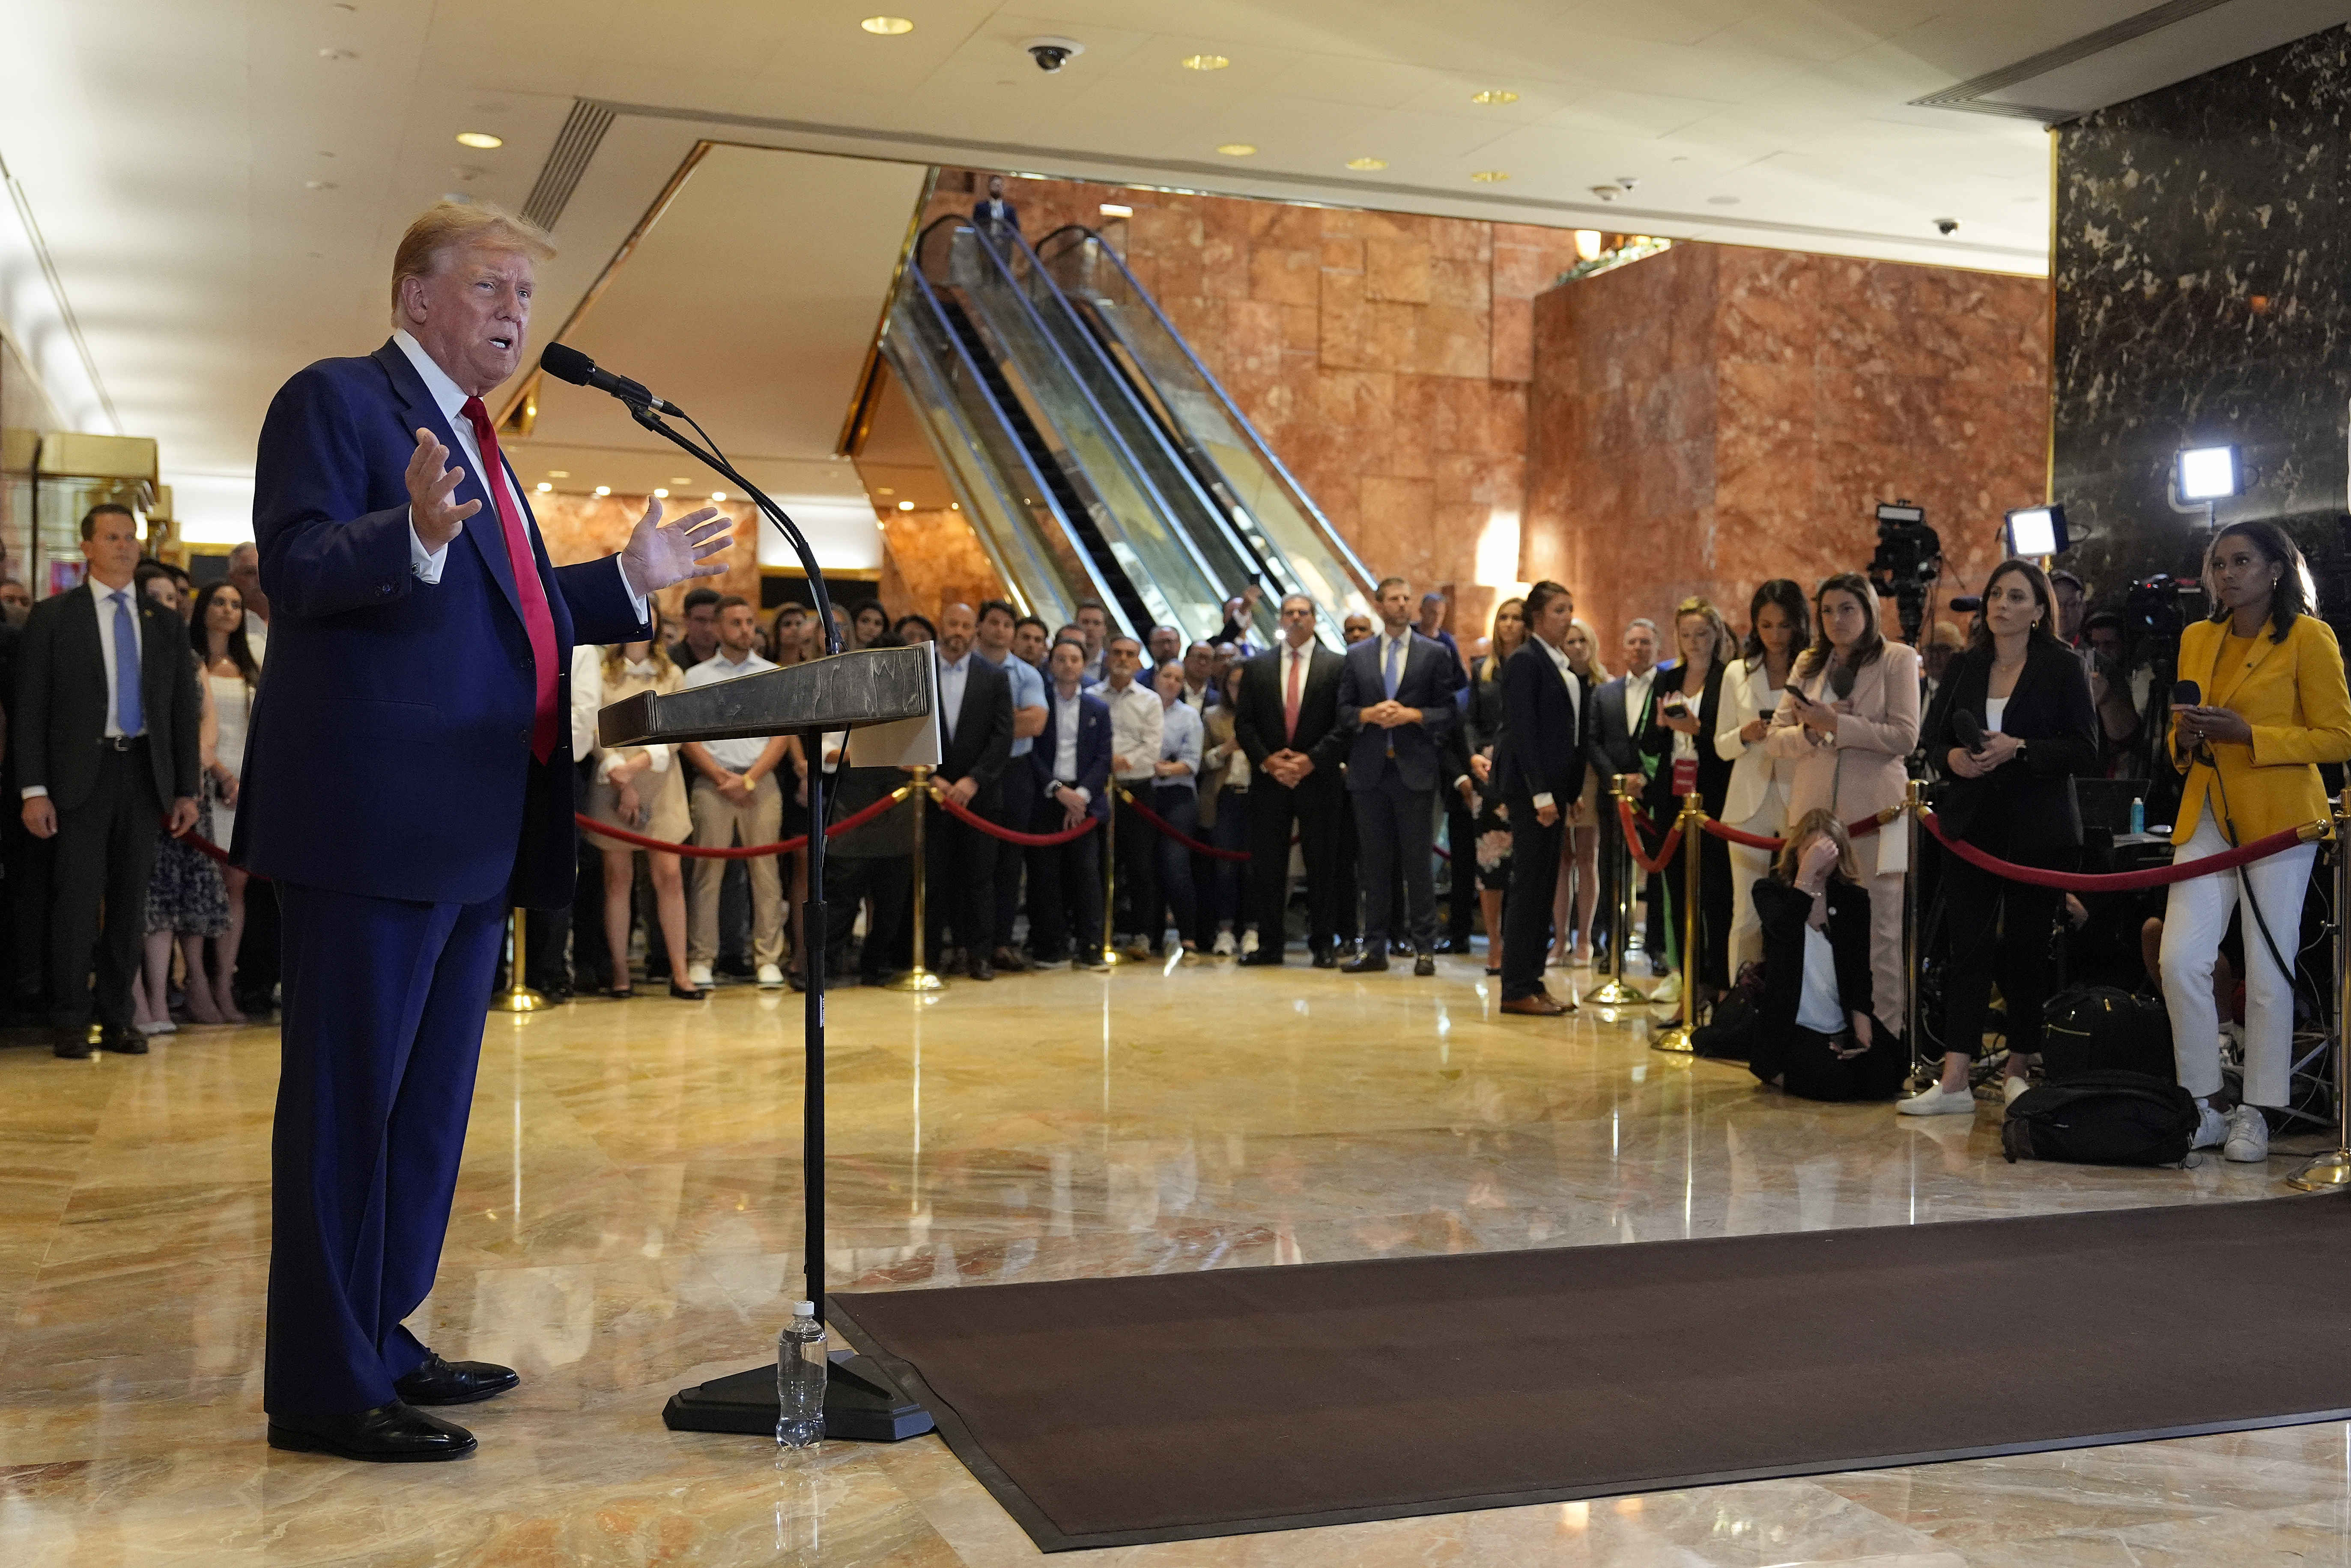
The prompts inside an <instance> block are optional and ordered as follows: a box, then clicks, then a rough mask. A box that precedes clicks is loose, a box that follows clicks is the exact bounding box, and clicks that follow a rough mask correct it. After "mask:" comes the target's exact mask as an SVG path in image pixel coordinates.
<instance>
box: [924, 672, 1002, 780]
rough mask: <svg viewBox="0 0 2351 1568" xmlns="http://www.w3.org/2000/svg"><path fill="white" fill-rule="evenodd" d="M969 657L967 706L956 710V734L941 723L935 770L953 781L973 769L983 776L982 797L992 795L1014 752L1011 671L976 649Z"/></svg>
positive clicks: (978, 776)
mask: <svg viewBox="0 0 2351 1568" xmlns="http://www.w3.org/2000/svg"><path fill="white" fill-rule="evenodd" d="M965 658H966V661H967V662H966V664H965V665H964V678H963V711H962V712H961V713H959V714H957V715H956V727H955V738H953V739H952V740H950V739H948V738H947V735H946V726H945V725H944V724H942V725H941V726H940V727H939V747H940V752H939V765H938V767H937V768H935V769H934V770H933V776H934V777H935V778H936V779H939V780H940V781H941V782H942V783H946V784H952V783H954V782H955V781H956V779H961V778H964V777H965V776H966V775H968V776H970V777H971V778H973V779H977V780H979V793H980V795H981V797H983V798H987V797H992V796H993V794H994V792H995V788H996V780H997V779H998V776H999V775H1000V774H1002V773H1003V771H1004V765H1005V763H1006V762H1008V760H1010V759H1011V757H1012V677H1011V676H1009V675H1008V674H1005V673H1004V672H1003V671H1002V670H999V669H998V668H997V667H996V666H995V665H993V664H989V663H988V662H987V660H985V659H983V658H980V657H978V656H977V654H967V655H965Z"/></svg>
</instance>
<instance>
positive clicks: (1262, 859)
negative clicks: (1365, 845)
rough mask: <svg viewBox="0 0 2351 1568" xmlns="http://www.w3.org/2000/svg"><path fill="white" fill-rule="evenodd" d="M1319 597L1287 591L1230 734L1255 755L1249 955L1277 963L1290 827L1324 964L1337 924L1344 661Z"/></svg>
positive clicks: (1317, 956) (1249, 673)
mask: <svg viewBox="0 0 2351 1568" xmlns="http://www.w3.org/2000/svg"><path fill="white" fill-rule="evenodd" d="M1314 614H1315V612H1314V601H1312V600H1311V599H1309V598H1307V597H1306V595H1304V594H1302V593H1293V594H1291V595H1290V597H1289V598H1287V599H1284V600H1283V601H1281V616H1280V624H1281V645H1280V647H1278V648H1275V649H1273V650H1272V651H1270V653H1259V654H1258V655H1257V656H1256V657H1255V658H1253V659H1251V660H1249V663H1248V664H1247V665H1245V666H1244V667H1243V673H1242V675H1241V690H1240V702H1239V704H1238V707H1237V709H1236V711H1235V713H1234V715H1233V734H1234V737H1236V738H1237V739H1238V740H1239V741H1240V743H1241V749H1242V750H1243V751H1244V752H1246V753H1247V754H1248V755H1249V767H1250V768H1252V769H1253V770H1254V772H1255V775H1256V778H1255V781H1254V782H1253V783H1252V784H1251V785H1250V786H1249V899H1250V903H1251V904H1253V905H1254V906H1255V907H1256V910H1257V950H1256V951H1255V952H1253V953H1248V954H1244V955H1243V956H1242V957H1241V962H1242V963H1244V964H1279V963H1280V962H1281V947H1282V941H1283V938H1284V935H1285V927H1286V925H1287V920H1286V915H1287V912H1288V910H1289V908H1290V832H1291V831H1292V829H1293V828H1294V829H1295V830H1296V831H1297V834H1298V841H1299V848H1300V850H1301V852H1302V854H1303V858H1304V860H1305V862H1306V920H1307V925H1306V940H1307V951H1309V952H1310V953H1311V954H1312V955H1313V956H1314V967H1316V968H1318V969H1328V968H1330V967H1332V966H1333V965H1334V964H1336V963H1337V962H1338V959H1337V957H1336V955H1335V949H1336V946H1337V934H1338V925H1339V827H1340V815H1339V814H1340V812H1341V811H1342V810H1344V808H1345V793H1344V789H1343V784H1342V781H1341V779H1340V776H1339V764H1340V762H1341V761H1342V760H1343V758H1345V757H1346V755H1347V732H1346V730H1345V729H1343V728H1342V727H1341V726H1340V723H1339V677H1340V675H1341V674H1342V673H1343V669H1344V666H1345V661H1344V660H1343V659H1342V658H1340V656H1339V655H1338V654H1336V653H1332V651H1331V650H1330V649H1328V648H1325V647H1324V646H1322V643H1318V642H1316V641H1315V638H1314Z"/></svg>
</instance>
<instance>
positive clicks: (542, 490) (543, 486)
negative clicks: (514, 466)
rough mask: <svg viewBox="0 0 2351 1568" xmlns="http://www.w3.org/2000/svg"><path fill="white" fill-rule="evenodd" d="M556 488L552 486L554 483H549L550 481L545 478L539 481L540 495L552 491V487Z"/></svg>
mask: <svg viewBox="0 0 2351 1568" xmlns="http://www.w3.org/2000/svg"><path fill="white" fill-rule="evenodd" d="M554 488H555V486H552V485H550V484H549V483H548V482H547V481H546V480H544V479H541V480H540V481H539V482H538V493H539V494H540V495H542V496H544V495H546V494H547V493H548V492H549V491H550V490H552V489H554Z"/></svg>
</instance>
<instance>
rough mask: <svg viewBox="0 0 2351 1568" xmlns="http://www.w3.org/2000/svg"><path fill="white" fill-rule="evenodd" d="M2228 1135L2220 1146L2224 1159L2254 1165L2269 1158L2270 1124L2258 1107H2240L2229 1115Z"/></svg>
mask: <svg viewBox="0 0 2351 1568" xmlns="http://www.w3.org/2000/svg"><path fill="white" fill-rule="evenodd" d="M2228 1125H2229V1135H2228V1139H2227V1141H2226V1142H2225V1143H2223V1144H2222V1145H2221V1147H2220V1154H2221V1156H2222V1157H2223V1158H2225V1159H2231V1160H2235V1161H2237V1162H2238V1163H2239V1164H2241V1165H2255V1164H2258V1163H2259V1162H2261V1161H2262V1160H2265V1159H2268V1158H2269V1157H2270V1124H2269V1121H2268V1119H2267V1118H2266V1117H2264V1116H2263V1115H2262V1108H2261V1107H2260V1106H2259V1105H2240V1106H2238V1107H2237V1108H2236V1109H2235V1110H2233V1111H2231V1112H2230V1113H2229V1119H2228Z"/></svg>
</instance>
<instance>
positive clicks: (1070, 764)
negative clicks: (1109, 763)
mask: <svg viewBox="0 0 2351 1568" xmlns="http://www.w3.org/2000/svg"><path fill="white" fill-rule="evenodd" d="M1052 701H1053V777H1052V778H1050V779H1047V780H1046V781H1045V794H1046V797H1047V798H1048V799H1050V798H1051V796H1052V793H1053V786H1054V785H1055V784H1067V785H1068V786H1069V787H1070V788H1071V789H1073V790H1075V791H1076V792H1077V794H1078V797H1079V798H1080V799H1081V800H1084V801H1085V803H1086V804H1087V805H1089V806H1091V805H1092V804H1093V801H1094V792H1093V791H1092V790H1091V789H1087V788H1086V787H1085V786H1084V785H1082V784H1080V783H1079V782H1077V777H1078V726H1079V725H1080V724H1081V723H1083V722H1084V721H1085V711H1086V693H1085V688H1084V687H1083V686H1081V687H1079V688H1078V693H1077V695H1075V696H1067V697H1065V696H1063V695H1061V687H1060V686H1055V687H1054V688H1053V694H1052Z"/></svg>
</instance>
